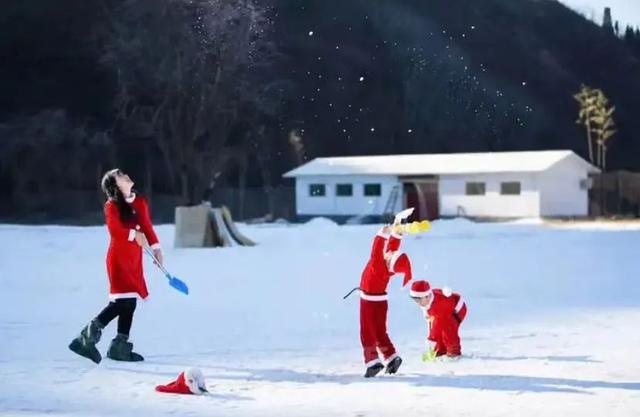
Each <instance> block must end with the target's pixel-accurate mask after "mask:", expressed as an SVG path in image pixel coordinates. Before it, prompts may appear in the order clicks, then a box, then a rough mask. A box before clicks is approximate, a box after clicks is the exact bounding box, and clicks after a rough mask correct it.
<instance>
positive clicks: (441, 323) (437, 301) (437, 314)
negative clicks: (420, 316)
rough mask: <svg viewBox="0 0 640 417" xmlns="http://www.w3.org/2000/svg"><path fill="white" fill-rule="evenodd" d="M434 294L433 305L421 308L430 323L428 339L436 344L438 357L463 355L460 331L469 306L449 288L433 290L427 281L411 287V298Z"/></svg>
mask: <svg viewBox="0 0 640 417" xmlns="http://www.w3.org/2000/svg"><path fill="white" fill-rule="evenodd" d="M429 294H433V297H432V298H431V303H430V304H429V305H427V306H426V307H421V308H422V310H423V311H424V314H425V318H426V319H427V321H428V322H429V337H428V339H429V340H430V341H432V342H435V351H436V355H437V356H442V355H449V356H458V355H461V354H462V348H461V346H460V336H459V334H458V330H459V328H460V324H461V323H462V321H463V320H464V318H465V317H466V315H467V304H466V303H465V302H464V299H463V298H462V297H461V296H460V294H457V293H453V292H451V290H450V289H449V288H445V289H435V288H434V289H431V287H430V286H429V283H428V282H427V281H415V282H414V283H413V284H412V285H411V297H426V296H427V295H429Z"/></svg>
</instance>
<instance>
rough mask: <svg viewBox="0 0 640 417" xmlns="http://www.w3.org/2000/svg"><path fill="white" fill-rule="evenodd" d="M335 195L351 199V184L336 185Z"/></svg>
mask: <svg viewBox="0 0 640 417" xmlns="http://www.w3.org/2000/svg"><path fill="white" fill-rule="evenodd" d="M336 195H337V196H338V197H351V196H352V195H353V185H351V184H337V185H336Z"/></svg>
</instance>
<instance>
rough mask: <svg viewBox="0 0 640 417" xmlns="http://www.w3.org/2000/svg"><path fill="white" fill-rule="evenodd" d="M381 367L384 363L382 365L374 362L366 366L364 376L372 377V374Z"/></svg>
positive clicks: (378, 371)
mask: <svg viewBox="0 0 640 417" xmlns="http://www.w3.org/2000/svg"><path fill="white" fill-rule="evenodd" d="M383 369H384V365H382V364H381V363H380V362H376V363H374V364H373V365H371V366H370V367H368V368H367V372H365V374H364V377H365V378H373V377H374V376H376V375H378V374H379V373H380V371H382V370H383Z"/></svg>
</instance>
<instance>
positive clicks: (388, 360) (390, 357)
mask: <svg viewBox="0 0 640 417" xmlns="http://www.w3.org/2000/svg"><path fill="white" fill-rule="evenodd" d="M397 357H398V354H397V353H394V354H393V355H391V356H389V357H388V358H387V359H385V360H384V364H385V365H388V364H389V362H391V361H392V360H394V359H395V358H397Z"/></svg>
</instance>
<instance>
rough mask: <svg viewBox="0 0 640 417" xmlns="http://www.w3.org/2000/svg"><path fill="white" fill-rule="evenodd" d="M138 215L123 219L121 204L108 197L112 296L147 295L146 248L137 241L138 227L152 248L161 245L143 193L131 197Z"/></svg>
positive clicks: (108, 264)
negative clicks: (143, 251) (145, 278)
mask: <svg viewBox="0 0 640 417" xmlns="http://www.w3.org/2000/svg"><path fill="white" fill-rule="evenodd" d="M127 202H128V203H129V204H131V206H132V208H133V210H134V213H135V216H134V218H135V219H134V220H132V221H128V222H123V221H122V220H121V219H120V213H119V211H118V206H117V205H116V203H115V202H114V201H111V200H109V201H107V202H106V204H105V206H104V213H105V217H106V221H107V227H108V229H109V235H110V236H111V243H110V244H109V250H108V251H107V274H108V275H109V298H111V299H116V298H130V297H140V298H142V299H145V298H147V296H148V295H149V291H147V284H146V283H145V281H144V276H143V274H142V248H141V247H140V246H138V244H137V243H136V241H135V232H136V230H139V231H141V232H142V233H144V235H145V236H146V238H147V241H148V242H149V245H151V248H152V249H157V248H159V247H160V243H159V241H158V237H157V236H156V233H155V232H154V230H153V225H152V224H151V217H150V215H149V206H148V205H147V201H146V200H145V199H144V198H143V197H136V196H135V195H133V198H131V199H128V200H127Z"/></svg>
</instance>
